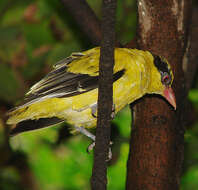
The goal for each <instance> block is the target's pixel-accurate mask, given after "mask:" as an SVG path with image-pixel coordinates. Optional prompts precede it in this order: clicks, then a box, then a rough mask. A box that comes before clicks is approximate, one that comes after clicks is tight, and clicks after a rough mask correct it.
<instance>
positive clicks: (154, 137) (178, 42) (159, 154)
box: [126, 0, 191, 190]
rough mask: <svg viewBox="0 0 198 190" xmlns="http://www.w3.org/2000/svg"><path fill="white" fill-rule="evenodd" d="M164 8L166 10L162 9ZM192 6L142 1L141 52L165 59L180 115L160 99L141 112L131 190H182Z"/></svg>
mask: <svg viewBox="0 0 198 190" xmlns="http://www.w3.org/2000/svg"><path fill="white" fill-rule="evenodd" d="M162 5H163V6H162ZM190 7H191V1H190V0H166V1H163V3H162V1H158V0H138V16H139V20H138V38H137V43H138V46H139V48H140V49H146V50H149V51H151V52H153V53H155V54H158V55H161V56H164V57H166V58H167V59H168V61H169V62H170V64H171V66H172V69H173V73H174V76H175V78H174V83H173V89H174V92H175V95H176V100H177V111H174V110H173V108H172V107H171V106H170V105H168V103H167V102H166V101H165V100H163V99H162V98H159V97H153V96H152V97H144V98H143V99H142V100H141V101H139V103H137V105H136V106H135V108H134V110H135V112H134V113H135V114H134V125H133V130H132V133H131V142H130V147H131V148H130V155H129V160H128V174H127V184H126V186H127V190H131V189H133V190H159V189H160V190H167V189H169V190H170V189H175V190H176V189H179V183H180V174H181V166H182V161H183V135H184V129H183V123H182V117H183V116H182V109H183V105H184V104H183V102H184V101H185V97H184V96H185V93H184V85H185V82H184V74H183V71H182V59H183V55H184V52H185V48H186V42H187V36H188V24H189V22H188V19H189V17H190Z"/></svg>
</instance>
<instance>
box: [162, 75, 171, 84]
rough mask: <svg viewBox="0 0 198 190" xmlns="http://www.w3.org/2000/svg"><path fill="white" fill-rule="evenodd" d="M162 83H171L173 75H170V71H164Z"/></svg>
mask: <svg viewBox="0 0 198 190" xmlns="http://www.w3.org/2000/svg"><path fill="white" fill-rule="evenodd" d="M162 83H163V84H164V85H167V86H168V85H170V83H171V77H170V75H169V74H168V73H166V72H165V73H163V74H162Z"/></svg>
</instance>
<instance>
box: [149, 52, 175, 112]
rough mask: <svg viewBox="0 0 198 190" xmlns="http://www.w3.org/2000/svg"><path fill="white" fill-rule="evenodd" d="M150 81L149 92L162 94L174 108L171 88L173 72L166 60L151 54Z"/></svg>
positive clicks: (173, 96)
mask: <svg viewBox="0 0 198 190" xmlns="http://www.w3.org/2000/svg"><path fill="white" fill-rule="evenodd" d="M153 58H154V59H153V67H152V70H151V83H150V86H149V92H150V93H155V94H160V95H162V96H163V97H164V98H165V99H166V100H167V101H168V102H169V103H170V104H171V105H172V106H173V107H174V109H176V100H175V95H174V92H173V90H172V88H171V85H172V82H173V72H172V70H171V67H170V65H169V63H168V61H167V60H166V59H165V58H163V57H160V56H156V55H153Z"/></svg>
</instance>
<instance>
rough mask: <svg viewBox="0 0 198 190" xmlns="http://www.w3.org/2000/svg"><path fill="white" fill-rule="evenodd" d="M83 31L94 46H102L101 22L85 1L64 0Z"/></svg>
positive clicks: (64, 3)
mask: <svg viewBox="0 0 198 190" xmlns="http://www.w3.org/2000/svg"><path fill="white" fill-rule="evenodd" d="M62 3H63V5H64V6H65V8H66V9H67V10H68V11H69V12H70V14H71V15H72V16H73V18H74V19H75V20H76V22H77V24H78V25H79V26H80V28H81V30H82V31H83V32H84V33H85V34H86V36H87V37H88V38H89V39H90V40H91V42H92V43H93V44H94V45H100V42H101V39H102V34H101V28H100V22H99V20H98V18H97V17H96V15H95V13H94V12H93V10H92V9H91V8H90V7H89V5H88V4H87V2H86V1H85V0H75V1H74V0H62Z"/></svg>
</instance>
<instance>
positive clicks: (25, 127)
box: [10, 117, 64, 136]
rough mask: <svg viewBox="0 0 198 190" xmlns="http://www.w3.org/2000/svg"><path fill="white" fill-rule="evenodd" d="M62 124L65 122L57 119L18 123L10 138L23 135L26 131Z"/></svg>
mask: <svg viewBox="0 0 198 190" xmlns="http://www.w3.org/2000/svg"><path fill="white" fill-rule="evenodd" d="M62 122H64V120H62V119H59V118H57V117H51V118H41V119H38V120H26V121H22V122H20V123H18V124H17V125H16V127H15V128H13V129H11V131H10V136H15V135H17V134H19V133H23V132H26V131H33V130H37V129H41V128H44V127H49V126H51V125H55V124H58V123H62Z"/></svg>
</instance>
